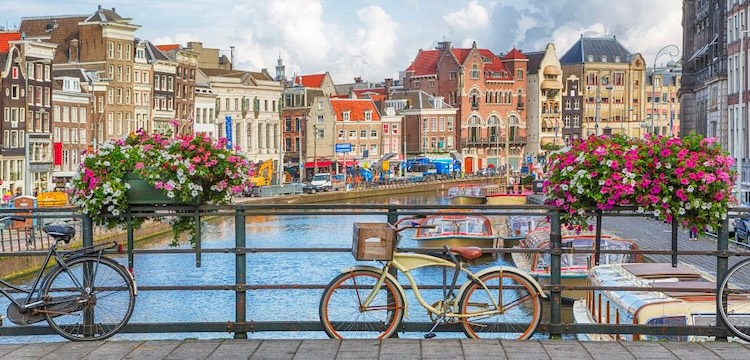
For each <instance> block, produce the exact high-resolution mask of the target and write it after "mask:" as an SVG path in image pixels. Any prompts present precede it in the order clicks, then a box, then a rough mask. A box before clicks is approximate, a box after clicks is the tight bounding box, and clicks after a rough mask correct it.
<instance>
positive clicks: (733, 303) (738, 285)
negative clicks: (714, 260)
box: [717, 259, 750, 341]
mask: <svg viewBox="0 0 750 360" xmlns="http://www.w3.org/2000/svg"><path fill="white" fill-rule="evenodd" d="M717 299H718V301H720V302H721V303H720V304H719V313H720V314H721V318H722V320H724V324H726V326H727V329H729V331H730V332H731V333H732V334H734V335H735V336H737V337H738V338H740V339H742V340H745V341H750V259H747V260H743V261H741V262H739V263H737V264H735V265H734V266H732V268H731V269H729V271H728V272H727V275H726V276H725V277H724V280H723V281H722V282H721V286H720V287H719V294H718V296H717Z"/></svg>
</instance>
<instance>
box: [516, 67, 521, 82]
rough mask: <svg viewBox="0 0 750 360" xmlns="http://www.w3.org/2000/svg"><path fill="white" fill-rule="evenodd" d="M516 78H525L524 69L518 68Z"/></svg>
mask: <svg viewBox="0 0 750 360" xmlns="http://www.w3.org/2000/svg"><path fill="white" fill-rule="evenodd" d="M516 79H517V80H523V69H518V70H517V71H516Z"/></svg>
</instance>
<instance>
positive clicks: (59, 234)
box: [42, 225, 76, 243]
mask: <svg viewBox="0 0 750 360" xmlns="http://www.w3.org/2000/svg"><path fill="white" fill-rule="evenodd" d="M42 230H44V232H45V233H47V235H49V236H52V237H53V238H55V239H60V240H62V241H64V242H65V243H68V242H69V241H70V239H72V238H73V236H75V234H76V229H75V228H74V227H72V226H68V225H46V226H45V227H43V228H42Z"/></svg>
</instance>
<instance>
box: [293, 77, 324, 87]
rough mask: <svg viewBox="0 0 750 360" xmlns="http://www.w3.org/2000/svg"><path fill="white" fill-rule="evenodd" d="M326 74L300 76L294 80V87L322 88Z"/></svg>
mask: <svg viewBox="0 0 750 360" xmlns="http://www.w3.org/2000/svg"><path fill="white" fill-rule="evenodd" d="M325 77H326V74H312V75H299V76H296V77H295V78H294V85H301V86H303V87H311V88H321V87H323V80H324V79H325Z"/></svg>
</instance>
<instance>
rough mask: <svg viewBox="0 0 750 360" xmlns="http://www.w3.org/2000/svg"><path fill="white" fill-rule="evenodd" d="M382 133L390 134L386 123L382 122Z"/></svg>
mask: <svg viewBox="0 0 750 360" xmlns="http://www.w3.org/2000/svg"><path fill="white" fill-rule="evenodd" d="M383 134H390V132H389V128H388V124H383Z"/></svg>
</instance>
